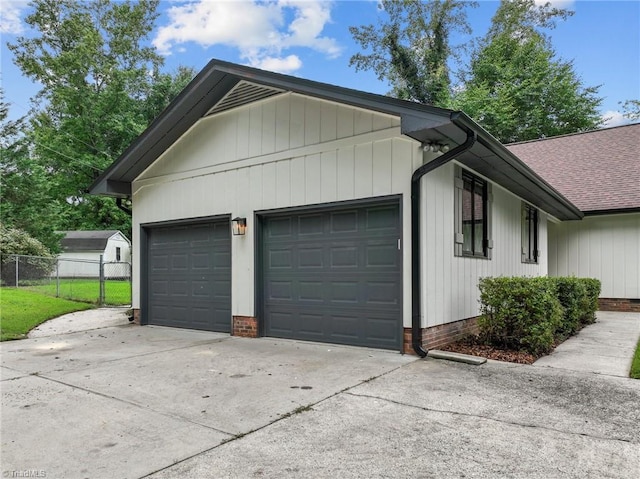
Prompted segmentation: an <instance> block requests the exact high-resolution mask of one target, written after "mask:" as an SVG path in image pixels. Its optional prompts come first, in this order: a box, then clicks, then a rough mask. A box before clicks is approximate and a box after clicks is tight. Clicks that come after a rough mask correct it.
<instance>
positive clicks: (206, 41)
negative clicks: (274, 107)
mask: <svg viewBox="0 0 640 479" xmlns="http://www.w3.org/2000/svg"><path fill="white" fill-rule="evenodd" d="M167 15H168V16H169V19H170V21H169V24H168V25H165V26H162V27H160V28H159V29H158V32H157V35H156V37H155V38H154V40H153V44H154V45H155V47H156V48H157V49H158V51H159V52H160V53H162V54H164V55H170V54H171V53H172V50H173V49H174V48H175V47H177V46H179V45H182V44H185V43H188V42H193V43H196V44H199V45H201V46H203V47H205V48H207V47H209V46H212V45H226V46H230V47H234V48H237V49H238V50H239V52H240V56H241V58H243V59H245V60H247V62H248V63H249V64H250V65H252V66H262V67H264V68H268V67H267V65H271V67H272V68H273V69H277V70H278V71H281V72H283V71H287V72H291V71H293V69H294V68H295V69H299V68H300V67H301V66H302V62H301V61H300V58H299V57H297V56H296V55H292V54H289V55H285V52H286V50H289V49H292V48H300V47H304V48H310V49H312V50H315V51H318V52H320V53H324V54H325V55H327V56H328V57H330V58H334V57H336V56H338V55H339V54H340V51H341V48H340V46H339V45H338V43H337V41H336V40H335V39H333V38H330V37H326V36H322V30H323V29H324V27H325V25H326V24H327V23H329V22H330V21H331V2H327V1H310V0H276V1H271V2H263V1H256V0H252V1H247V0H235V1H210V0H193V1H189V2H187V3H183V4H180V5H176V6H172V7H170V8H169V9H168V10H167ZM268 69H271V68H268Z"/></svg>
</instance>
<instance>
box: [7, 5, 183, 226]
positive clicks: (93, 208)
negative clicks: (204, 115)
mask: <svg viewBox="0 0 640 479" xmlns="http://www.w3.org/2000/svg"><path fill="white" fill-rule="evenodd" d="M32 5H33V11H32V13H31V14H30V15H28V16H27V17H26V19H25V22H26V23H27V24H29V25H30V26H31V27H32V29H33V30H34V31H35V32H37V34H36V35H35V36H33V37H28V38H27V37H19V38H18V39H17V40H16V43H15V44H10V45H9V49H10V50H11V51H12V52H13V54H14V62H15V63H16V65H17V66H18V67H19V68H20V69H21V70H22V72H23V74H24V75H26V76H27V77H29V78H31V79H33V80H35V81H37V82H38V83H40V84H41V85H42V89H41V90H40V92H39V93H38V95H37V97H36V102H39V104H40V105H42V106H41V107H40V108H39V110H38V111H37V113H36V114H34V115H33V116H32V117H31V119H30V130H31V134H30V135H29V142H30V155H31V158H32V160H33V162H34V163H35V164H37V165H39V166H40V167H42V168H43V169H44V171H45V172H46V173H47V174H48V175H50V177H51V178H52V179H53V181H52V182H51V183H50V187H49V194H50V196H51V197H52V198H53V199H54V201H56V202H57V203H58V204H59V205H60V211H59V217H58V220H57V225H58V227H59V228H60V229H104V228H109V229H120V230H122V231H124V232H127V233H128V232H129V231H130V228H131V226H130V225H131V219H130V216H129V215H128V214H126V213H125V212H123V211H121V210H120V209H119V208H118V207H117V206H116V204H115V202H114V201H113V199H111V198H103V197H94V196H89V195H87V194H86V191H87V188H88V187H89V186H90V185H91V183H92V182H93V181H94V180H95V179H96V178H97V177H98V175H99V174H100V173H101V172H102V171H103V170H104V169H105V168H106V167H107V166H108V165H110V164H111V163H112V162H113V160H114V159H116V158H117V157H118V156H119V155H120V154H121V153H122V151H124V149H125V148H126V147H127V146H128V145H129V144H130V143H131V142H132V141H133V139H134V138H135V137H136V136H138V135H139V134H140V133H141V132H142V131H143V130H144V128H145V127H146V126H147V125H148V124H149V123H150V121H151V120H153V118H154V117H155V115H156V114H157V113H158V112H160V111H162V109H163V108H164V107H165V106H166V105H167V104H168V103H169V101H170V100H171V99H172V95H175V94H177V92H178V91H180V90H181V89H182V87H183V86H184V85H185V84H186V82H187V81H188V79H190V78H188V79H187V77H190V76H191V75H192V71H191V70H189V69H182V70H180V71H179V72H178V74H177V75H176V76H175V77H174V76H172V75H170V74H167V73H161V72H160V67H161V65H162V58H161V57H160V56H159V55H158V54H157V53H156V51H155V50H154V49H153V48H152V47H149V46H145V45H146V44H147V42H146V40H147V37H148V35H149V34H150V32H151V31H152V29H153V25H154V22H155V19H156V18H157V16H158V13H157V12H156V8H157V5H158V0H140V1H138V2H135V3H134V2H132V1H124V2H110V1H108V0H91V1H88V2H77V1H75V0H57V1H51V0H36V1H34V2H33V3H32Z"/></svg>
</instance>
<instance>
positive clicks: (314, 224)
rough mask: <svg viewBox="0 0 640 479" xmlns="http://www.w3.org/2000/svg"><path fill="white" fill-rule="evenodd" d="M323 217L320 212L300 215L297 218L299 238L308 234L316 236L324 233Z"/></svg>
mask: <svg viewBox="0 0 640 479" xmlns="http://www.w3.org/2000/svg"><path fill="white" fill-rule="evenodd" d="M323 220H324V218H323V216H322V214H311V215H302V216H300V217H299V218H298V236H299V237H300V239H302V238H305V237H308V236H318V235H322V234H323V233H324V221H323Z"/></svg>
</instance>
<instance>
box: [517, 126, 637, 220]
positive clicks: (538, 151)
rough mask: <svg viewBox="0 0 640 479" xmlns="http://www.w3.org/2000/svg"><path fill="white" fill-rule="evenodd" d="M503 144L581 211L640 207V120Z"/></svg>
mask: <svg viewBox="0 0 640 479" xmlns="http://www.w3.org/2000/svg"><path fill="white" fill-rule="evenodd" d="M507 148H508V149H509V150H510V151H511V152H512V153H513V154H515V155H516V156H517V157H518V158H520V159H521V160H522V161H524V162H525V163H526V164H527V165H529V167H530V168H531V169H532V170H533V171H535V172H536V173H537V174H538V175H540V176H541V177H543V178H544V179H545V180H546V181H547V182H549V183H550V184H551V186H553V187H554V188H555V189H556V190H558V191H559V192H560V193H562V194H563V195H564V196H565V197H566V198H567V199H569V200H570V201H571V202H572V203H573V204H575V205H576V206H577V207H578V208H580V210H582V211H583V212H585V213H588V212H594V213H597V212H603V211H610V210H625V209H640V123H636V124H633V125H625V126H618V127H614V128H605V129H602V130H595V131H591V132H587V133H576V134H573V135H564V136H558V137H554V138H546V139H542V140H534V141H527V142H522V143H512V144H510V145H507Z"/></svg>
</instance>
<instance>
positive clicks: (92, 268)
mask: <svg viewBox="0 0 640 479" xmlns="http://www.w3.org/2000/svg"><path fill="white" fill-rule="evenodd" d="M62 233H63V234H64V237H63V238H62V240H61V246H62V253H60V254H59V255H58V271H57V274H58V275H59V276H60V277H63V278H64V277H68V278H74V277H75V278H77V277H92V278H97V277H98V276H99V274H100V257H101V256H102V261H103V262H104V263H110V264H109V267H107V268H105V276H106V277H123V276H128V274H129V273H128V271H129V268H128V264H129V263H130V262H131V242H130V241H129V239H128V238H127V237H126V236H125V235H124V234H122V233H121V232H120V231H118V230H104V231H63V232H62Z"/></svg>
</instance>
